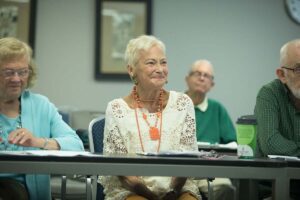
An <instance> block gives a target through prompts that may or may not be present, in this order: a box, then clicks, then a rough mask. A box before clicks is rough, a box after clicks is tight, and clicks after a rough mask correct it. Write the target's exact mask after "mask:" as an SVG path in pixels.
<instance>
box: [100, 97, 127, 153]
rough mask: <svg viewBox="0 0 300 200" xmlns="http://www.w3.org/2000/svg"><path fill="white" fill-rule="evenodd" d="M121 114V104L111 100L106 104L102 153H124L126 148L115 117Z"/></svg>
mask: <svg viewBox="0 0 300 200" xmlns="http://www.w3.org/2000/svg"><path fill="white" fill-rule="evenodd" d="M116 113H117V114H121V113H122V112H121V106H120V105H119V103H118V102H112V103H109V104H108V107H107V109H106V115H105V129H104V140H103V145H104V148H103V153H104V154H111V153H117V154H126V153H127V148H126V146H125V144H124V140H123V137H122V136H121V134H120V129H119V127H118V123H117V120H116V118H120V116H118V115H116Z"/></svg>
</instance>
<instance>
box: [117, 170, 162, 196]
mask: <svg viewBox="0 0 300 200" xmlns="http://www.w3.org/2000/svg"><path fill="white" fill-rule="evenodd" d="M119 179H120V181H121V183H122V185H123V187H124V188H126V189H127V190H129V191H131V192H133V193H135V194H137V195H140V196H143V197H145V198H147V199H149V200H158V199H159V198H158V196H157V195H156V194H155V193H154V192H152V191H151V190H149V188H148V187H147V186H146V185H145V184H144V183H142V182H141V180H140V179H139V178H138V177H137V176H119Z"/></svg>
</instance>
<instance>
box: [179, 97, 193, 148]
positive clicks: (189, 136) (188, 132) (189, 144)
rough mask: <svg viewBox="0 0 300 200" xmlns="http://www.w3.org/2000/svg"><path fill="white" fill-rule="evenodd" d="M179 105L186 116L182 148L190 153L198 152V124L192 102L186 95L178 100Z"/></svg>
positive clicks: (182, 134)
mask: <svg viewBox="0 0 300 200" xmlns="http://www.w3.org/2000/svg"><path fill="white" fill-rule="evenodd" d="M178 102H179V103H178V105H181V107H182V109H183V110H185V111H186V112H185V113H186V116H185V119H184V123H183V129H182V132H181V139H180V146H181V149H184V150H189V151H198V146H197V138H196V122H195V110H194V105H193V102H192V100H191V99H190V98H189V97H188V96H187V95H185V94H183V95H182V96H181V97H180V98H179V99H178Z"/></svg>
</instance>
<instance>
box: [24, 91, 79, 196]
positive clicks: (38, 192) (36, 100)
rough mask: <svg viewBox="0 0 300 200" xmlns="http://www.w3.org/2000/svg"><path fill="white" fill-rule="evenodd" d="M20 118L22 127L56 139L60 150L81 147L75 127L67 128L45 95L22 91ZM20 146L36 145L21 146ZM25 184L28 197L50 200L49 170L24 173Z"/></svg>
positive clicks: (38, 134)
mask: <svg viewBox="0 0 300 200" xmlns="http://www.w3.org/2000/svg"><path fill="white" fill-rule="evenodd" d="M21 105H22V112H21V121H22V127H23V128H26V129H28V130H30V131H31V132H32V133H33V134H34V135H35V136H36V137H47V138H53V139H55V140H56V141H57V142H58V144H59V146H60V148H61V150H73V151H82V150H84V148H83V144H82V141H81V140H80V138H79V137H78V136H77V134H76V133H75V131H74V130H73V129H72V128H70V127H69V126H68V125H67V124H66V123H65V122H64V121H63V120H62V117H61V115H60V114H59V113H58V111H57V108H56V107H55V106H54V105H53V104H52V103H51V102H50V101H49V100H48V98H47V97H45V96H42V95H39V94H34V93H32V92H30V91H24V92H23V93H22V97H21ZM22 149H23V150H32V149H38V148H34V147H23V148H22ZM25 181H26V186H27V189H28V191H29V195H30V200H40V199H45V200H50V199H51V190H50V176H49V174H45V175H41V174H26V175H25Z"/></svg>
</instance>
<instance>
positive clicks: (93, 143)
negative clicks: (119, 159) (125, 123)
mask: <svg viewBox="0 0 300 200" xmlns="http://www.w3.org/2000/svg"><path fill="white" fill-rule="evenodd" d="M104 126H105V118H104V117H103V116H102V117H98V118H95V119H93V120H92V121H91V122H90V124H89V128H88V133H89V147H90V152H92V153H103V134H104ZM96 179H97V177H96ZM93 191H95V192H94V193H93V199H97V200H104V198H105V197H104V196H105V195H104V193H103V186H102V185H101V184H97V181H94V183H93Z"/></svg>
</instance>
